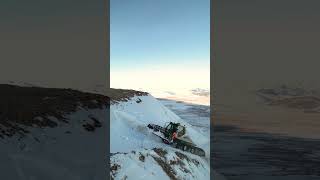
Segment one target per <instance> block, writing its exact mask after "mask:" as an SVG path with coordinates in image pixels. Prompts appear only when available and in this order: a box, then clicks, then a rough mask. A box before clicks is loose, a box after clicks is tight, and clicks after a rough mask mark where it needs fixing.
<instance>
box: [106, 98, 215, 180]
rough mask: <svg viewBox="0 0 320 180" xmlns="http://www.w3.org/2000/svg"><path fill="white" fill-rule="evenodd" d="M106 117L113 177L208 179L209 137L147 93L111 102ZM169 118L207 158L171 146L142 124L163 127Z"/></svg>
mask: <svg viewBox="0 0 320 180" xmlns="http://www.w3.org/2000/svg"><path fill="white" fill-rule="evenodd" d="M110 117H111V119H110V120H111V122H110V127H111V132H110V136H111V137H110V141H111V147H110V152H111V153H113V155H112V156H111V159H110V161H111V172H110V173H111V176H112V178H113V179H123V178H125V179H128V180H129V179H146V178H147V179H166V178H167V179H209V177H210V170H209V162H208V160H207V159H209V137H206V136H205V135H203V134H202V133H200V132H199V131H197V130H196V129H194V128H193V127H192V126H191V125H190V124H189V123H187V122H186V121H184V120H183V119H181V118H180V117H178V116H177V115H176V114H175V113H173V112H172V111H170V110H169V109H167V108H166V107H165V106H164V105H162V103H161V102H160V101H158V100H157V99H155V98H154V97H152V96H151V95H145V96H134V97H132V98H131V99H130V100H129V101H127V102H118V103H116V104H112V105H111V106H110ZM170 121H171V122H179V123H181V124H183V125H185V126H186V129H187V134H188V136H189V137H190V138H191V140H192V141H193V142H194V143H195V144H196V145H197V146H198V147H201V148H203V149H204V150H205V151H206V155H207V156H208V157H206V158H200V157H198V156H196V155H193V154H190V153H188V152H183V151H180V150H178V149H174V148H171V147H169V146H167V145H165V144H163V143H162V141H161V140H160V138H158V137H156V136H154V135H153V134H152V133H151V132H150V131H149V129H148V128H147V127H146V126H147V125H148V124H149V123H153V124H158V125H160V126H163V125H164V124H165V123H166V122H170ZM159 152H162V153H159ZM141 159H143V160H141Z"/></svg>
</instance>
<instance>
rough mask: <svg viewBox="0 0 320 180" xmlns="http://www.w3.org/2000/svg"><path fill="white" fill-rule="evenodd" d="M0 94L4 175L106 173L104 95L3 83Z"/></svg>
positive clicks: (71, 177)
mask: <svg viewBox="0 0 320 180" xmlns="http://www.w3.org/2000/svg"><path fill="white" fill-rule="evenodd" d="M0 98H1V102H0V119H1V122H0V130H1V131H0V162H1V163H0V170H1V173H0V179H3V180H11V179H12V180H44V179H45V180H57V179H59V180H88V179H92V180H101V179H105V178H106V176H107V174H106V173H107V172H106V171H105V164H106V159H105V158H103V157H105V156H106V154H105V153H106V151H107V148H106V146H104V144H105V142H106V137H107V134H106V132H107V131H106V129H105V127H106V119H107V118H106V116H107V115H108V107H107V104H105V103H108V102H107V101H104V100H103V99H104V97H102V96H95V95H93V94H87V93H82V92H79V91H73V90H66V89H47V88H36V87H32V88H31V87H19V86H9V85H1V86H0ZM99 100H102V101H101V104H102V106H101V107H98V105H97V104H98V102H97V101H99ZM76 104H77V105H76ZM74 105H75V106H74ZM86 105H87V106H86ZM7 106H8V107H7ZM6 107H7V108H6ZM57 107H58V108H57ZM48 114H50V115H49V116H48ZM54 116H56V117H54ZM49 122H50V123H49ZM18 127H19V128H18ZM19 129H20V130H19ZM21 129H23V131H22V130H21Z"/></svg>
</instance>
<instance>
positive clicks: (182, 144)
mask: <svg viewBox="0 0 320 180" xmlns="http://www.w3.org/2000/svg"><path fill="white" fill-rule="evenodd" d="M147 127H148V128H149V129H152V130H153V131H154V133H153V134H154V135H156V136H158V137H160V138H161V139H162V141H163V142H164V143H165V144H168V145H170V146H172V147H174V148H177V149H180V150H182V151H187V152H190V153H192V154H195V155H198V156H205V151H204V150H203V149H201V148H199V147H197V146H196V145H195V144H193V143H191V142H188V141H184V140H183V139H179V138H176V139H174V140H173V142H172V141H170V139H169V138H167V137H168V130H167V129H166V128H164V127H161V126H159V125H155V124H148V126H147ZM159 132H161V133H162V134H161V133H160V134H159Z"/></svg>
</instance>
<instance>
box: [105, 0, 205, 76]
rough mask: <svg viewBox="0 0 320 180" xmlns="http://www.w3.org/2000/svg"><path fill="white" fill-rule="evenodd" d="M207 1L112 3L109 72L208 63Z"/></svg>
mask: <svg viewBox="0 0 320 180" xmlns="http://www.w3.org/2000/svg"><path fill="white" fill-rule="evenodd" d="M209 3H210V0H111V1H110V6H111V8H110V9H111V12H110V14H111V17H110V19H111V20H110V21H111V25H110V26H111V27H110V38H111V42H110V44H111V69H112V70H115V69H121V70H123V69H126V68H132V67H136V66H138V67H141V66H150V65H152V66H157V65H170V64H180V63H184V62H191V63H192V64H193V63H194V62H195V61H196V62H197V63H199V64H201V63H206V64H207V63H208V61H209V56H210V54H209V51H210V46H209V44H210V32H209V31H210V4H209Z"/></svg>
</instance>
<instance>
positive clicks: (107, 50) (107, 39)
mask: <svg viewBox="0 0 320 180" xmlns="http://www.w3.org/2000/svg"><path fill="white" fill-rule="evenodd" d="M104 7H105V13H104V15H105V17H104V23H105V26H104V27H105V33H104V39H105V47H104V49H105V60H106V61H107V62H106V77H105V78H106V89H110V0H104ZM108 103H109V105H108V108H107V114H106V123H105V124H106V127H105V132H106V133H105V137H106V141H105V142H106V156H105V157H103V158H106V159H105V161H106V162H105V163H106V168H107V169H106V170H105V172H106V176H107V177H106V179H110V178H111V177H110V102H108Z"/></svg>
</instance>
